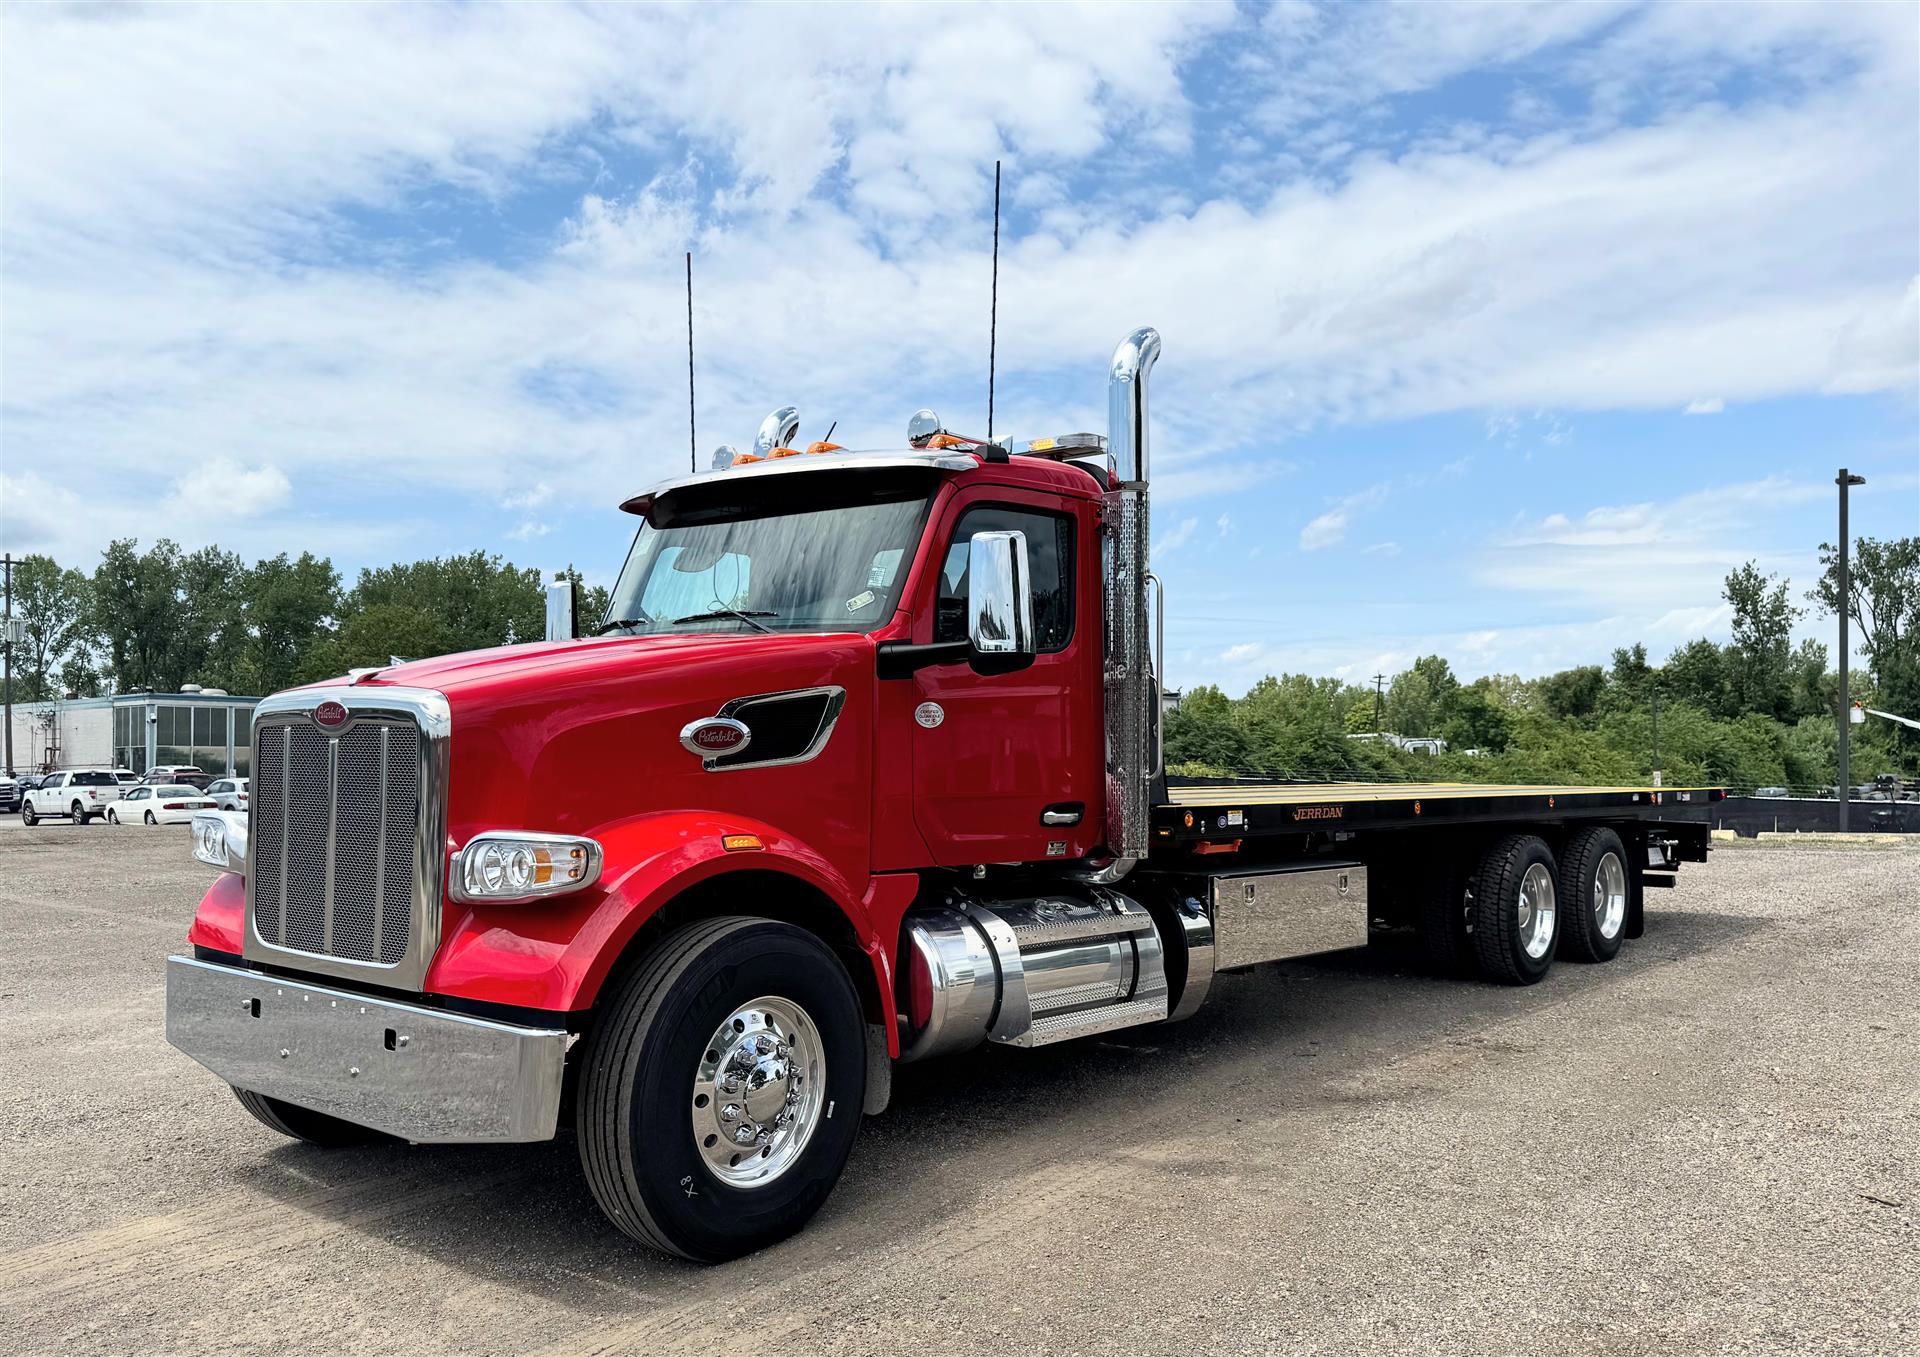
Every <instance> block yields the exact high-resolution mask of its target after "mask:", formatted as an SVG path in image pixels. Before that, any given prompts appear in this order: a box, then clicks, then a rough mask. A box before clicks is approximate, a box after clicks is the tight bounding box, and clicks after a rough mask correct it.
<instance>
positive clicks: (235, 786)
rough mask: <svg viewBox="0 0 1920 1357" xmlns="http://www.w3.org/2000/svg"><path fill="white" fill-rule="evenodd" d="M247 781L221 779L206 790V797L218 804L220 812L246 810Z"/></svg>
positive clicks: (242, 779)
mask: <svg viewBox="0 0 1920 1357" xmlns="http://www.w3.org/2000/svg"><path fill="white" fill-rule="evenodd" d="M247 781H248V779H246V778H244V777H223V778H221V779H220V780H219V781H218V782H215V783H214V784H213V785H211V786H210V787H208V788H207V795H208V796H211V797H212V798H213V799H214V800H215V801H216V802H218V803H219V805H220V809H221V810H237V811H241V812H243V813H244V812H245V811H246V809H247Z"/></svg>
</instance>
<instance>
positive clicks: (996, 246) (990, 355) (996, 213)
mask: <svg viewBox="0 0 1920 1357" xmlns="http://www.w3.org/2000/svg"><path fill="white" fill-rule="evenodd" d="M991 296H992V299H991V301H990V303H989V309H988V312H987V441H988V442H989V443H991V442H992V441H993V368H994V357H995V353H994V349H995V345H996V344H997V342H998V341H999V338H1000V162H999V161H997V160H996V161H994V162H993V291H992V294H991Z"/></svg>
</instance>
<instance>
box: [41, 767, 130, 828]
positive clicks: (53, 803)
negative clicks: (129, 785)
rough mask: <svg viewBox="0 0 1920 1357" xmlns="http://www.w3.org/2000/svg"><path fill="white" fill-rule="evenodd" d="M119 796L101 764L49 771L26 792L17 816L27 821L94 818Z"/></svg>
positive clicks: (85, 820) (80, 821) (116, 785)
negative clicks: (36, 784)
mask: <svg viewBox="0 0 1920 1357" xmlns="http://www.w3.org/2000/svg"><path fill="white" fill-rule="evenodd" d="M119 799H120V784H119V782H118V781H116V780H115V778H114V776H113V774H112V772H110V771H109V770H107V769H105V768H76V769H71V770H67V771H64V772H58V773H49V774H48V775H47V776H46V777H44V778H42V779H41V781H40V785H39V786H38V787H35V788H33V789H32V790H31V791H29V792H28V793H27V796H26V800H25V801H23V802H21V805H20V818H21V819H22V820H24V821H26V823H27V824H29V825H33V824H38V823H39V822H40V821H42V820H46V819H52V818H65V819H69V820H71V821H73V822H74V823H75V824H76V825H84V824H86V823H88V822H89V821H92V820H98V819H100V818H101V817H102V816H104V815H105V814H106V813H107V808H108V807H109V806H111V805H112V804H113V803H114V802H115V801H118V800H119Z"/></svg>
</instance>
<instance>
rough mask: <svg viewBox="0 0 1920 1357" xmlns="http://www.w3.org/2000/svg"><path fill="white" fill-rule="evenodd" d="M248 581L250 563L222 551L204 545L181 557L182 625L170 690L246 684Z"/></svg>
mask: <svg viewBox="0 0 1920 1357" xmlns="http://www.w3.org/2000/svg"><path fill="white" fill-rule="evenodd" d="M246 578H247V567H246V563H245V562H243V561H242V560H241V559H240V558H239V557H238V556H236V555H234V553H232V552H231V551H222V550H220V548H219V547H213V546H207V547H201V548H200V549H199V550H198V551H193V552H189V553H187V554H186V555H184V556H182V557H181V558H180V561H179V570H178V576H177V578H176V580H175V591H176V593H177V595H178V599H179V602H178V618H179V626H178V628H177V629H176V631H175V633H174V638H173V645H172V648H171V653H170V654H169V655H168V658H167V663H166V666H165V668H166V671H167V673H168V674H169V675H170V676H171V677H172V679H173V683H172V684H170V685H169V686H178V684H180V683H189V682H191V683H199V684H204V685H207V686H212V687H222V688H227V689H234V688H237V687H241V686H242V684H241V660H242V657H243V655H244V654H245V652H246V648H247V615H246V614H247V609H246V597H245V581H246Z"/></svg>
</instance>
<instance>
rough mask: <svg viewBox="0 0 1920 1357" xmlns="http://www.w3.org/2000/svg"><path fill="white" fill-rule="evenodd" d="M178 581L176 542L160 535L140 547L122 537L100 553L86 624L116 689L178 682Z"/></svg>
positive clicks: (167, 686)
mask: <svg viewBox="0 0 1920 1357" xmlns="http://www.w3.org/2000/svg"><path fill="white" fill-rule="evenodd" d="M179 585H180V548H179V547H177V546H175V545H174V544H173V543H172V542H170V541H168V540H167V539H166V538H164V537H162V538H161V539H160V540H159V541H157V542H155V543H154V544H153V545H152V546H151V547H149V548H148V549H147V550H146V551H144V552H142V551H141V550H140V544H139V542H137V541H135V540H134V539H133V538H130V537H128V538H121V539H119V540H118V541H115V542H113V543H111V544H110V545H109V546H108V547H107V549H106V550H105V551H104V552H102V553H101V556H100V564H99V566H98V567H96V568H95V570H94V572H93V608H92V612H91V614H90V617H89V624H90V628H91V630H92V631H93V632H94V633H95V634H96V635H97V636H98V637H99V638H100V641H101V643H102V644H103V645H104V646H105V647H106V650H107V663H108V666H109V668H110V669H111V671H112V676H113V683H114V686H115V688H116V689H118V690H119V691H120V692H123V693H124V692H138V691H141V690H143V689H152V690H156V691H160V690H168V689H173V688H177V687H179V685H180V682H181V676H180V675H179V674H178V673H177V672H176V671H175V669H174V665H175V663H176V660H177V658H178V656H179V651H180V631H181V617H180V606H179Z"/></svg>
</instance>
